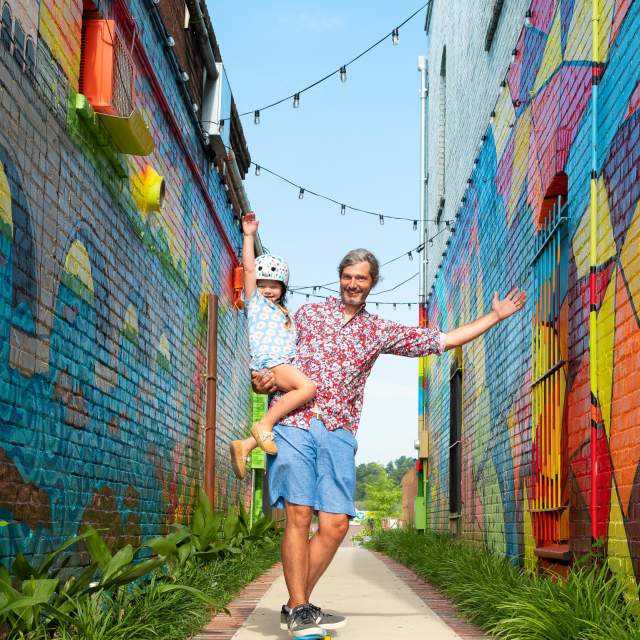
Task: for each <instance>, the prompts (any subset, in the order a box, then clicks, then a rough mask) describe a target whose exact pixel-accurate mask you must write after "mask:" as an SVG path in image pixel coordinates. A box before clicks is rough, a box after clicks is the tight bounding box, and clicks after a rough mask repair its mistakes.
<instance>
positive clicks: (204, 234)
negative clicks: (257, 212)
mask: <svg viewBox="0 0 640 640" xmlns="http://www.w3.org/2000/svg"><path fill="white" fill-rule="evenodd" d="M102 4H103V9H105V10H108V9H109V6H108V5H107V4H106V3H102ZM49 5H50V6H49ZM127 5H128V7H129V10H130V11H131V12H132V14H133V16H134V18H135V19H136V22H137V24H138V26H139V29H140V40H139V44H138V47H139V48H138V49H137V50H136V54H135V55H134V58H135V60H136V65H137V67H138V79H137V90H138V99H137V105H136V106H137V107H138V108H139V109H140V110H141V111H142V113H143V115H144V117H145V119H146V121H147V123H148V124H149V127H150V130H151V132H152V135H153V138H154V140H155V143H156V148H155V150H154V151H153V152H152V154H151V155H150V156H147V157H144V158H141V157H134V156H123V155H120V154H118V153H112V152H111V151H110V150H109V149H108V148H105V147H104V146H101V140H100V138H99V134H100V131H99V127H95V126H91V125H90V124H87V123H85V122H84V121H83V120H82V118H81V117H80V116H79V115H78V113H77V111H76V110H75V99H76V94H75V90H76V89H77V88H78V60H79V49H78V47H79V40H78V38H77V37H76V35H77V34H78V32H79V22H78V20H80V19H81V16H82V2H80V1H75V0H74V1H71V0H70V1H68V2H65V3H59V2H56V3H47V2H45V1H44V0H43V2H42V3H41V6H40V25H39V41H38V60H37V71H36V74H35V77H31V76H28V75H27V74H25V73H24V71H23V69H21V68H20V66H19V65H18V64H17V62H16V60H15V59H13V58H12V57H9V56H8V55H5V53H4V52H2V54H0V281H1V283H2V285H1V286H0V423H1V429H0V461H1V463H0V518H2V519H6V520H9V521H11V524H10V526H8V527H6V528H3V529H0V558H2V559H3V560H5V561H8V560H9V558H10V557H11V556H13V555H14V554H15V553H16V551H17V550H18V549H22V550H23V551H26V552H27V553H30V554H41V553H45V552H46V551H47V550H48V549H50V548H51V547H52V546H54V545H56V544H58V543H60V542H61V541H62V540H63V539H64V538H66V537H68V536H70V535H72V534H74V533H76V532H77V531H78V530H79V528H80V526H81V524H82V523H91V524H93V525H95V526H99V527H101V528H106V529H107V530H108V532H109V533H108V536H109V540H110V541H111V542H112V543H113V544H114V545H117V544H121V543H122V542H125V541H130V542H133V543H138V542H139V541H140V539H141V538H142V537H146V536H149V535H152V534H157V533H158V532H160V531H162V530H164V529H165V528H166V526H167V524H168V523H169V522H171V521H173V520H176V519H180V518H183V517H186V516H188V514H189V511H190V508H191V504H192V503H193V499H194V492H195V490H196V488H197V487H198V486H201V485H202V484H203V457H204V409H205V378H204V375H203V374H204V371H205V368H206V346H207V345H206V340H207V314H206V305H205V304H204V301H205V299H206V294H207V293H211V292H213V293H216V294H218V295H219V297H220V313H219V339H218V403H217V409H218V421H217V443H216V444H217V458H216V475H217V484H218V495H217V502H218V506H219V507H223V506H225V505H227V504H229V503H234V502H237V501H238V500H246V498H247V496H248V491H249V486H248V484H247V483H240V482H238V481H236V480H235V479H233V477H232V475H231V470H230V469H231V467H230V464H229V460H228V453H227V451H228V443H229V441H230V440H231V439H232V438H233V437H237V436H238V435H240V434H242V433H243V431H244V430H245V428H246V426H247V424H248V422H249V420H250V413H249V409H250V407H249V378H248V347H247V336H246V323H245V320H244V316H243V314H242V312H240V313H239V312H237V311H236V310H235V309H234V308H233V307H232V305H231V290H230V286H231V269H232V268H233V265H234V264H235V257H234V254H235V255H237V252H238V251H239V250H240V245H241V236H240V233H239V230H238V226H237V223H236V221H235V218H234V214H233V212H232V211H231V209H230V207H229V205H228V202H227V196H226V192H225V190H224V187H223V186H222V184H221V181H220V179H219V177H218V175H217V173H216V171H215V168H214V167H213V165H212V164H210V163H209V162H208V160H207V159H206V157H205V155H204V151H203V149H202V147H201V146H200V143H199V140H200V137H199V134H198V132H197V130H196V127H195V125H194V123H193V120H192V116H191V114H190V113H189V111H188V105H186V104H185V103H184V101H183V100H182V98H181V95H180V92H179V87H178V85H177V83H176V80H175V78H174V72H173V71H172V67H171V65H170V63H169V60H168V58H167V57H166V53H165V49H164V48H163V46H162V45H161V41H160V39H159V36H158V34H156V33H155V30H154V28H153V25H152V24H151V23H150V21H149V16H148V5H147V3H141V4H139V3H135V2H133V3H127ZM74 34H76V35H74ZM144 56H147V57H149V58H151V59H152V60H153V72H152V73H153V74H155V75H156V77H157V80H158V83H157V84H156V85H154V83H153V82H152V78H151V76H150V73H149V69H148V67H146V66H145V64H143V58H144ZM158 86H161V87H162V91H163V92H166V98H167V102H168V104H169V109H168V110H167V109H166V108H163V105H162V102H161V100H160V96H159V94H158V92H157V87H158ZM165 104H166V103H165ZM175 123H178V126H175ZM102 142H103V141H102ZM146 165H150V166H152V167H153V168H154V169H155V170H156V171H157V172H158V173H160V174H161V175H163V176H164V177H165V182H166V187H167V188H166V196H165V201H164V204H163V206H162V209H161V211H159V212H144V211H141V210H139V209H138V207H137V206H136V189H138V187H139V180H140V174H141V172H142V171H143V170H144V168H145V166H146ZM216 219H217V222H216ZM223 236H226V238H227V239H226V240H225V239H224V237H223Z"/></svg>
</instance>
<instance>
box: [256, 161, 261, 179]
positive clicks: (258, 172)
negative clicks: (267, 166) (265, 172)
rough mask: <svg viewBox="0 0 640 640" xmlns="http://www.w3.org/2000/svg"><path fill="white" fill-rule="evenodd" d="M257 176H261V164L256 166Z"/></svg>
mask: <svg viewBox="0 0 640 640" xmlns="http://www.w3.org/2000/svg"><path fill="white" fill-rule="evenodd" d="M256 175H257V176H259V175H260V165H259V164H257V165H256Z"/></svg>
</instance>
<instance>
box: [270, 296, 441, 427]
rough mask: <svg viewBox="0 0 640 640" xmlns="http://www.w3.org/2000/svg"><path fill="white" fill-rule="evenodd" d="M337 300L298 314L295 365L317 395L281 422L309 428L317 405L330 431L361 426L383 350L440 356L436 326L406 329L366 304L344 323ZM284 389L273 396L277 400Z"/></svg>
mask: <svg viewBox="0 0 640 640" xmlns="http://www.w3.org/2000/svg"><path fill="white" fill-rule="evenodd" d="M343 313H344V305H343V304H342V302H341V301H340V300H338V299H337V298H329V299H328V300H327V301H326V302H321V303H318V304H305V305H303V306H302V307H300V309H298V311H297V312H296V313H295V316H294V317H295V323H296V327H297V328H298V344H297V348H296V357H295V359H294V361H293V363H292V364H293V366H295V367H297V368H298V369H300V370H301V371H302V372H303V373H305V374H306V375H307V376H308V377H309V378H311V380H313V381H314V382H315V383H316V385H317V392H316V397H315V398H314V400H312V401H311V402H310V403H308V404H306V405H305V406H303V407H301V408H300V409H297V410H296V411H294V412H293V413H290V414H289V415H288V416H287V417H286V418H284V419H283V420H282V421H281V422H282V424H286V425H290V426H295V427H302V428H305V429H308V428H309V424H310V422H311V418H312V417H314V416H313V414H312V412H311V409H312V407H313V405H314V404H316V405H317V407H318V409H319V411H320V413H321V415H322V421H323V422H324V424H325V426H326V427H327V429H329V430H333V429H340V428H343V429H348V430H349V431H351V432H352V433H353V434H354V435H355V433H356V431H357V430H358V424H359V422H360V414H361V412H362V400H363V396H364V385H365V382H366V380H367V378H368V377H369V374H370V373H371V368H372V367H373V365H374V363H375V361H376V359H377V358H378V356H379V355H380V354H382V353H390V354H395V355H399V356H409V357H417V356H426V355H430V354H434V353H435V354H441V353H442V352H443V350H444V342H443V335H442V334H441V333H440V331H438V330H437V329H430V328H420V327H406V326H404V325H401V324H398V323H396V322H392V321H390V320H385V319H384V318H381V317H380V316H377V315H374V314H371V313H369V312H368V311H367V310H366V309H365V308H364V306H363V307H362V308H361V309H360V310H359V311H358V312H357V313H356V314H355V315H354V316H353V318H352V319H351V320H350V321H349V322H347V323H345V321H344V317H343ZM281 395H282V394H281V393H276V394H275V395H274V400H273V401H274V402H276V401H277V399H278V397H280V396H281Z"/></svg>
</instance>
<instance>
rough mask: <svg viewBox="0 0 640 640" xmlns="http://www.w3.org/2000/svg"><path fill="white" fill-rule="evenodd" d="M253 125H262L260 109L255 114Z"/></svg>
mask: <svg viewBox="0 0 640 640" xmlns="http://www.w3.org/2000/svg"><path fill="white" fill-rule="evenodd" d="M253 124H260V109H256V110H255V111H254V112H253Z"/></svg>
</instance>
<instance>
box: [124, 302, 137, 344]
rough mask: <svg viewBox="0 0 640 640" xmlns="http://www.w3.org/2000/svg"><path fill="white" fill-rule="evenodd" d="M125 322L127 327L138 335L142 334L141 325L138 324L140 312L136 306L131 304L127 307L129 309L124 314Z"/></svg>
mask: <svg viewBox="0 0 640 640" xmlns="http://www.w3.org/2000/svg"><path fill="white" fill-rule="evenodd" d="M124 323H125V326H126V327H127V329H129V330H130V331H131V332H132V333H134V334H135V335H136V336H139V335H140V326H139V324H138V312H137V311H136V308H135V307H134V306H133V305H132V304H130V305H129V306H128V307H127V311H126V313H125V314H124Z"/></svg>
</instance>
